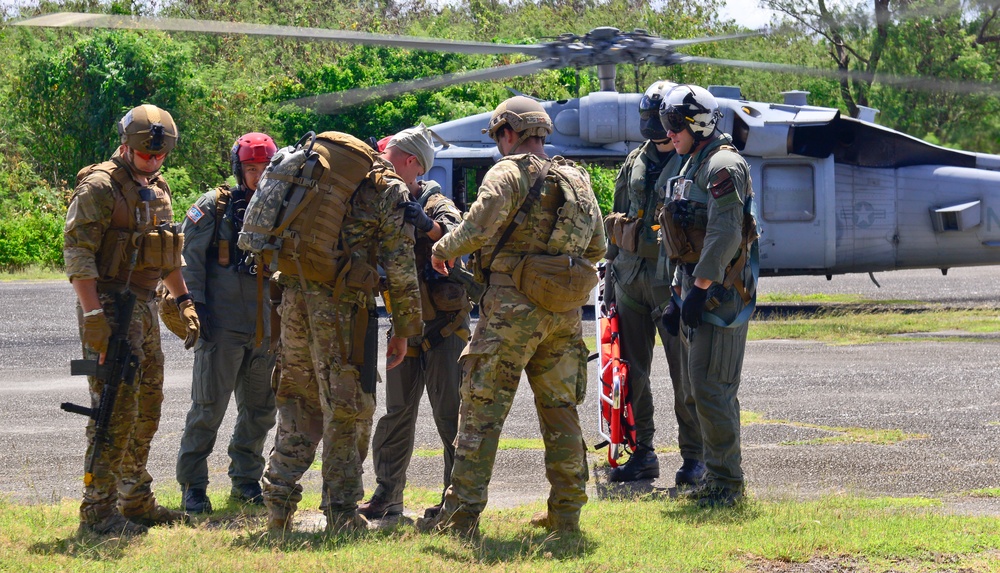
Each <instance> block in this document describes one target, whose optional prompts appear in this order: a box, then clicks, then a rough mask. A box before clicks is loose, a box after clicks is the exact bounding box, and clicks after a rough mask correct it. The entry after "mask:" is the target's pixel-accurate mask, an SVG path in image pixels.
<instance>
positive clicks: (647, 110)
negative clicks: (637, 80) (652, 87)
mask: <svg viewBox="0 0 1000 573" xmlns="http://www.w3.org/2000/svg"><path fill="white" fill-rule="evenodd" d="M662 101H663V100H662V99H660V98H656V99H653V98H651V97H649V96H642V99H641V100H639V119H642V120H647V119H649V118H650V117H653V116H655V115H658V114H659V113H660V102H662Z"/></svg>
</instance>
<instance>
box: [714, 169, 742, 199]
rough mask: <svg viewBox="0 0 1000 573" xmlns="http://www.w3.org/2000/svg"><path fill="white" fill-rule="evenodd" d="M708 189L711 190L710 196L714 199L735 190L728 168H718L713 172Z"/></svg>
mask: <svg viewBox="0 0 1000 573" xmlns="http://www.w3.org/2000/svg"><path fill="white" fill-rule="evenodd" d="M709 191H711V193H712V197H714V198H716V199H719V198H721V197H725V196H726V195H729V194H730V193H732V192H733V191H736V184H735V183H734V182H733V177H732V176H731V175H730V174H729V170H728V169H720V170H718V171H716V172H715V175H714V176H712V182H711V184H710V185H709Z"/></svg>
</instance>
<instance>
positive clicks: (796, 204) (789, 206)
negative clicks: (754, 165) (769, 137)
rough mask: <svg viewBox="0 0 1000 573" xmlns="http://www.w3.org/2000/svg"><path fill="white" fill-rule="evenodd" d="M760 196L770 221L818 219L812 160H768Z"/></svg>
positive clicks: (764, 169)
mask: <svg viewBox="0 0 1000 573" xmlns="http://www.w3.org/2000/svg"><path fill="white" fill-rule="evenodd" d="M779 182H780V184H779ZM761 195H762V198H761V199H762V200H761V212H762V214H763V216H764V219H765V220H767V221H778V222H790V223H807V222H811V221H815V220H816V169H815V167H814V166H813V165H812V164H811V163H799V162H796V163H768V164H766V165H764V166H762V167H761Z"/></svg>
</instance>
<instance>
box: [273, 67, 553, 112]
mask: <svg viewBox="0 0 1000 573" xmlns="http://www.w3.org/2000/svg"><path fill="white" fill-rule="evenodd" d="M549 67H551V64H550V63H549V62H546V61H544V60H531V61H528V62H522V63H519V64H510V65H507V66H500V67H496V68H486V69H482V70H474V71H470V72H457V73H452V74H443V75H440V76H433V77H430V78H420V79H415V80H406V81H401V82H395V83H391V84H386V85H381V86H372V87H369V88H355V89H350V90H345V91H342V92H334V93H328V94H322V95H315V96H307V97H301V98H297V99H292V100H287V101H285V102H283V103H290V104H294V105H297V106H300V107H304V108H308V109H311V110H313V111H314V112H316V113H321V114H329V113H334V112H336V111H339V110H341V109H343V108H346V107H351V106H354V105H358V104H362V103H370V102H372V101H380V100H386V99H390V98H393V97H396V96H398V95H401V94H404V93H408V92H412V91H415V90H430V89H437V88H443V87H447V86H451V85H455V84H461V83H465V82H479V81H488V80H499V79H504V78H511V77H515V76H527V75H531V74H534V73H536V72H540V71H542V70H544V69H547V68H549Z"/></svg>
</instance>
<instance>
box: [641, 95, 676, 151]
mask: <svg viewBox="0 0 1000 573" xmlns="http://www.w3.org/2000/svg"><path fill="white" fill-rule="evenodd" d="M675 87H677V84H675V83H673V82H668V81H666V80H657V81H655V82H653V83H652V85H650V86H649V87H648V88H647V89H646V93H644V94H642V99H641V100H639V132H640V133H641V134H642V136H643V137H645V138H646V139H651V140H653V141H664V140H665V139H667V130H666V129H664V128H663V124H662V123H660V104H661V103H663V96H665V95H667V92H669V91H670V90H672V89H673V88H675Z"/></svg>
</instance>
